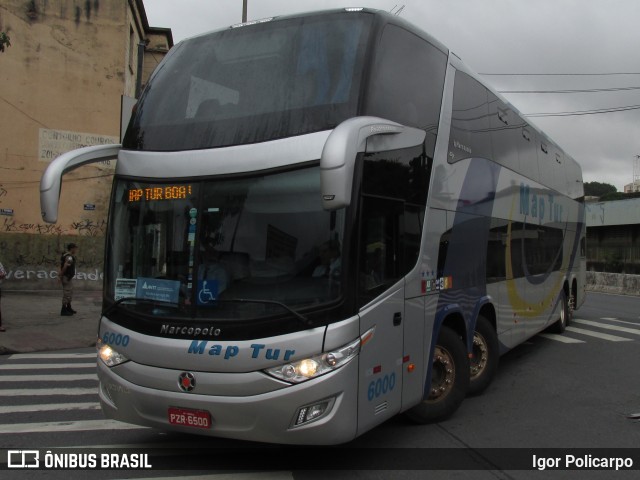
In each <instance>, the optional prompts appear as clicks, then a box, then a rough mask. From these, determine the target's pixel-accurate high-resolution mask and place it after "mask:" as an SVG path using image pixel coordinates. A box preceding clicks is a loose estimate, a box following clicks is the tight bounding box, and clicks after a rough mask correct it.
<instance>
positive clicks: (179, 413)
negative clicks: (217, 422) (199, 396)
mask: <svg viewBox="0 0 640 480" xmlns="http://www.w3.org/2000/svg"><path fill="white" fill-rule="evenodd" d="M168 416H169V423H170V424H171V425H182V426H185V427H195V428H211V414H210V413H209V412H207V411H206V410H190V409H188V408H178V407H169V410H168Z"/></svg>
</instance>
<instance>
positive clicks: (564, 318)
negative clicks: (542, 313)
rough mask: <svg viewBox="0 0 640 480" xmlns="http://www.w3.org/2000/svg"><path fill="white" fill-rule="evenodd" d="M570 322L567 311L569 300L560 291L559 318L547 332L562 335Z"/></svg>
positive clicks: (569, 314) (564, 293) (569, 312)
mask: <svg viewBox="0 0 640 480" xmlns="http://www.w3.org/2000/svg"><path fill="white" fill-rule="evenodd" d="M570 321H571V310H570V309H569V300H568V299H567V294H566V292H565V291H564V290H561V291H560V318H558V320H557V321H556V322H555V323H554V324H553V325H551V327H550V328H549V330H550V331H551V332H553V333H564V331H565V329H566V328H567V326H568V325H569V322H570Z"/></svg>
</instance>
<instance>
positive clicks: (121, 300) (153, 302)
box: [102, 297, 180, 316]
mask: <svg viewBox="0 0 640 480" xmlns="http://www.w3.org/2000/svg"><path fill="white" fill-rule="evenodd" d="M125 302H135V303H138V302H141V303H150V304H151V305H154V306H156V307H157V306H162V307H165V306H168V307H174V308H179V307H180V305H179V304H177V303H173V302H162V301H160V300H152V299H150V298H137V297H123V298H119V299H118V300H116V301H115V303H113V304H112V305H110V306H109V308H107V309H106V310H105V311H104V312H102V315H103V316H107V315H109V314H110V313H111V312H113V311H114V310H115V309H116V307H118V306H119V305H121V304H123V303H125Z"/></svg>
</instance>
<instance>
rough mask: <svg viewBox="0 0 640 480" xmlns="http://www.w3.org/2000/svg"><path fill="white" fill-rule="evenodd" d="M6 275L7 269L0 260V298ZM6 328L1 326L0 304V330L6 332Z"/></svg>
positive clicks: (0, 310) (0, 298)
mask: <svg viewBox="0 0 640 480" xmlns="http://www.w3.org/2000/svg"><path fill="white" fill-rule="evenodd" d="M6 276H7V271H6V270H5V269H4V266H3V265H2V262H0V300H2V280H4V279H5V278H6ZM6 331H7V330H6V329H5V328H4V327H3V326H2V307H1V306H0V332H6Z"/></svg>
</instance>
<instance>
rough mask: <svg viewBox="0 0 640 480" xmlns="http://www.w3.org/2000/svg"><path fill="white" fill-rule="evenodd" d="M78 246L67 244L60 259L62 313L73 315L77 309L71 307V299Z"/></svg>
mask: <svg viewBox="0 0 640 480" xmlns="http://www.w3.org/2000/svg"><path fill="white" fill-rule="evenodd" d="M77 253H78V246H77V245H76V244H75V243H70V244H69V245H67V251H66V252H65V253H63V254H62V258H61V259H60V275H59V276H58V278H59V279H60V283H62V310H60V315H64V316H68V315H73V314H74V313H76V311H75V310H74V309H73V308H71V300H72V299H73V277H74V276H75V274H76V254H77Z"/></svg>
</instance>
